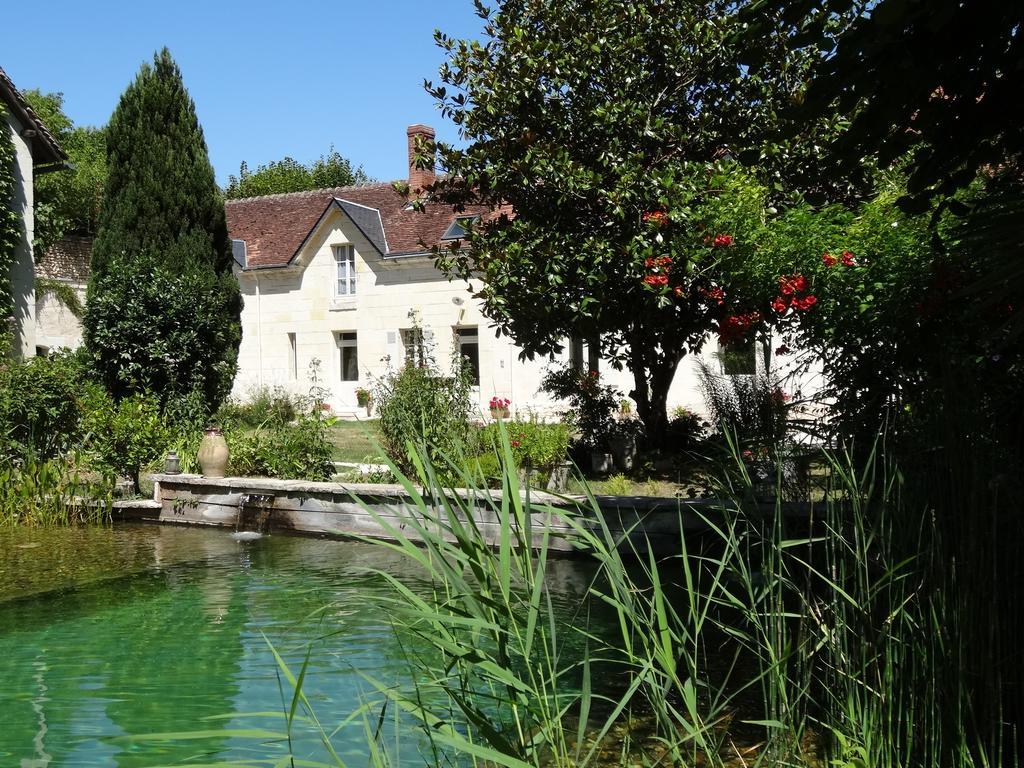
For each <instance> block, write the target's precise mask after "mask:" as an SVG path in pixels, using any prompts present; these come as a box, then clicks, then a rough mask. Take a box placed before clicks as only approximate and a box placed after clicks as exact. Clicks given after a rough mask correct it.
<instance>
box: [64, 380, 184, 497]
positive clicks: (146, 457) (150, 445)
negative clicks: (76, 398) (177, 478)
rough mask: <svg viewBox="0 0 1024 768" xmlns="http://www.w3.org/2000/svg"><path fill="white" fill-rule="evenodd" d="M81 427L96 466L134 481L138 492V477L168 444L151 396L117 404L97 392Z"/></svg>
mask: <svg viewBox="0 0 1024 768" xmlns="http://www.w3.org/2000/svg"><path fill="white" fill-rule="evenodd" d="M82 427H83V429H84V430H85V431H86V432H87V433H88V434H87V436H86V448H87V451H88V453H89V455H90V456H91V457H92V459H93V460H94V462H95V463H96V464H97V465H98V466H99V467H101V468H104V469H109V470H111V471H113V472H116V473H117V474H119V475H122V476H124V477H128V478H130V479H131V481H132V486H133V487H134V489H135V492H136V493H138V491H139V474H140V473H141V471H142V469H143V468H144V467H146V466H147V465H149V464H151V463H152V462H154V461H156V460H157V459H158V458H159V457H160V456H161V454H162V453H163V451H164V449H165V448H166V446H167V444H168V438H169V435H168V432H167V430H166V428H165V427H164V423H163V419H162V418H161V415H160V407H159V405H158V404H157V401H156V398H155V397H153V396H152V395H142V394H138V395H132V396H131V397H126V398H125V399H124V400H121V401H120V402H117V403H115V402H114V401H113V400H112V399H111V398H110V396H109V395H107V394H106V393H100V392H94V393H92V394H91V395H90V396H89V397H88V398H87V400H86V402H85V411H84V414H83V417H82Z"/></svg>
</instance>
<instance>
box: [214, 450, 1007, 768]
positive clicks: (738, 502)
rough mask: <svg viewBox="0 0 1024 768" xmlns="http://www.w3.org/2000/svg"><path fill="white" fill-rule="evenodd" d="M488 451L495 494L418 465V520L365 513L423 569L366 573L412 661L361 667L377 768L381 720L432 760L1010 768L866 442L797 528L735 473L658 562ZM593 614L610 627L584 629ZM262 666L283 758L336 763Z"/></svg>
mask: <svg viewBox="0 0 1024 768" xmlns="http://www.w3.org/2000/svg"><path fill="white" fill-rule="evenodd" d="M500 452H501V458H502V465H503V473H502V488H501V492H500V493H494V492H490V491H488V490H487V485H486V478H484V477H482V476H477V475H474V474H473V472H472V470H470V469H466V468H465V467H462V466H458V465H455V464H453V463H447V464H446V465H445V466H443V467H441V468H440V470H439V469H438V468H435V466H434V464H433V463H432V462H431V461H430V460H429V459H428V458H427V455H426V453H425V452H417V451H412V452H411V453H410V457H411V464H412V466H413V467H414V470H415V472H414V474H413V477H411V478H410V477H407V476H405V475H403V474H402V473H401V472H399V471H398V469H397V467H392V470H393V471H394V472H395V474H396V476H397V477H398V478H399V481H400V482H401V483H402V485H403V486H404V487H405V490H406V493H407V494H408V497H409V499H410V500H411V505H410V509H409V510H408V511H407V513H406V514H405V516H404V517H403V518H402V520H401V523H400V524H394V523H391V522H389V521H388V520H386V519H383V518H378V519H377V522H378V524H379V525H380V526H381V527H382V528H383V529H384V530H385V532H386V534H387V536H388V537H389V540H386V541H385V540H374V543H375V545H376V546H379V547H382V548H386V549H388V550H390V551H391V552H393V553H397V554H399V555H401V556H402V557H404V558H406V559H408V560H409V561H410V562H411V563H413V564H415V565H416V566H417V567H418V570H419V573H420V574H421V575H420V577H419V578H418V579H416V580H412V579H405V578H399V577H397V576H395V575H393V574H391V573H383V572H382V573H380V577H381V578H382V579H385V580H386V581H387V582H388V583H389V584H390V586H391V588H392V591H391V595H390V596H389V597H387V598H386V599H385V600H384V602H383V604H382V606H381V607H382V609H383V611H382V615H386V616H388V617H389V620H390V621H391V623H392V624H393V627H394V631H395V632H396V633H397V634H398V637H399V638H400V639H401V638H408V637H415V638H417V640H418V642H417V643H415V644H409V647H410V648H411V647H412V646H413V645H415V647H416V648H419V649H420V650H419V651H418V652H413V651H412V650H409V651H408V652H407V658H408V663H409V665H410V675H409V678H410V680H411V681H412V682H410V683H408V684H406V685H395V684H394V683H392V682H389V681H384V680H380V679H376V678H374V677H373V676H372V675H369V674H364V679H365V681H366V684H367V689H366V694H365V697H364V700H363V701H362V703H361V704H360V706H358V707H355V708H354V711H353V713H352V715H350V717H349V719H348V721H347V722H349V723H350V722H353V721H357V722H358V721H361V722H362V723H363V728H364V731H365V734H366V738H367V760H368V761H369V762H370V763H371V764H372V765H375V766H390V765H394V764H397V763H398V762H400V761H399V759H398V756H399V754H400V750H399V749H398V748H397V745H395V744H394V743H391V742H389V740H388V739H387V738H385V737H384V736H383V733H384V728H383V725H384V723H385V721H386V720H388V719H391V720H393V721H394V722H395V723H396V733H405V734H406V735H408V732H409V730H410V729H412V730H418V731H419V732H420V734H421V739H422V740H423V743H424V744H426V745H427V746H426V747H425V748H424V749H422V750H421V757H422V760H423V762H424V763H426V764H428V765H448V764H473V765H496V766H509V767H510V768H524V767H526V766H535V767H537V768H539V767H540V766H556V767H557V766H590V765H651V766H654V765H703V766H725V765H730V766H736V765H743V766H798V765H815V766H818V765H834V766H841V767H843V768H847V767H848V768H866V767H867V766H872V768H874V767H876V766H877V767H878V768H889V767H892V768H895V767H896V766H911V765H913V766H918V765H920V766H952V767H954V768H969V767H975V766H977V767H979V768H980V767H981V766H986V767H987V766H996V765H1011V764H1015V763H1016V753H1015V751H1013V748H1012V747H1011V748H1009V749H1008V748H1007V746H1006V745H1007V744H1015V741H1014V737H1015V733H1014V732H1013V729H1012V726H1010V725H1005V724H1001V723H999V722H996V723H992V722H988V721H986V722H983V723H979V722H978V721H977V718H976V715H977V713H978V712H979V711H980V709H979V707H978V705H977V701H976V697H977V695H978V687H977V684H976V682H977V681H976V680H974V679H971V678H969V677H967V676H965V675H963V674H958V672H957V670H958V663H959V662H960V661H962V660H963V659H964V658H965V655H966V654H968V653H969V652H970V649H971V647H972V646H971V634H970V633H969V632H967V631H965V627H964V625H963V622H964V620H965V619H966V618H967V617H969V616H973V615H976V612H975V613H965V611H964V609H963V607H964V600H963V596H962V595H961V594H960V592H959V590H960V588H961V585H960V583H959V582H958V577H957V576H956V575H955V574H951V573H950V572H949V569H948V568H945V567H944V563H943V557H944V554H943V553H944V552H946V551H947V549H946V542H944V541H943V540H942V537H941V536H940V531H939V530H938V529H937V528H936V525H935V518H934V516H929V515H922V514H921V513H920V510H917V514H916V515H915V514H914V512H915V510H913V507H912V506H911V505H910V504H908V502H907V499H906V498H905V496H904V493H903V491H904V485H905V481H904V478H903V477H902V475H901V474H900V473H899V472H898V471H896V470H895V468H894V467H892V466H891V464H890V463H888V462H887V461H886V459H885V452H884V450H882V449H881V447H878V449H877V450H875V451H872V452H871V453H870V456H869V457H868V460H867V461H865V462H863V463H862V464H861V465H860V466H859V467H858V466H855V465H854V462H853V460H852V459H851V458H850V457H849V456H848V455H845V454H832V455H830V456H829V457H828V460H829V467H828V469H829V471H828V475H827V477H828V481H829V483H830V488H829V492H828V493H827V494H826V496H825V501H823V502H822V503H821V504H820V505H817V506H815V507H813V508H812V509H811V511H810V513H809V515H807V516H799V517H794V516H791V515H787V514H786V510H785V509H784V508H783V505H782V504H781V502H777V503H776V505H775V508H774V510H770V511H769V512H768V513H766V512H765V510H764V508H763V506H759V505H756V504H753V503H752V502H751V501H750V500H751V499H752V493H751V491H752V488H751V485H752V483H751V479H750V477H749V476H748V475H747V472H746V468H745V465H744V463H743V461H742V460H740V458H739V457H736V458H735V463H736V468H735V470H734V471H730V472H723V474H722V477H723V483H722V487H721V488H719V492H720V497H721V498H722V503H721V504H720V505H719V506H718V507H717V508H708V507H704V508H698V507H693V506H687V505H686V504H685V502H680V507H679V509H678V511H677V513H676V514H677V516H678V520H679V525H680V530H681V531H682V529H683V523H684V522H687V523H692V522H695V521H696V522H699V523H701V524H702V525H703V528H704V530H703V532H702V533H701V534H700V535H699V536H695V535H693V534H691V533H690V532H687V533H686V535H681V536H680V543H679V546H678V549H677V550H675V551H672V552H669V553H667V554H659V553H657V552H655V551H654V549H653V548H652V547H651V542H650V541H649V540H648V539H647V538H646V537H645V535H644V533H643V531H642V530H640V529H635V530H631V531H628V532H627V533H626V534H625V535H621V534H616V533H615V532H614V528H613V527H612V526H611V525H609V523H608V521H607V520H606V518H605V516H604V514H603V513H602V510H601V508H600V507H599V505H598V504H597V502H596V501H595V499H594V498H593V497H592V496H588V498H587V500H586V501H585V502H584V503H582V504H579V505H578V506H577V507H576V508H575V509H572V508H570V509H569V511H566V508H565V506H563V504H564V500H563V503H561V504H559V506H558V507H557V508H556V507H554V506H552V505H551V504H549V503H547V501H546V500H544V499H538V498H536V497H534V495H533V492H532V489H530V488H528V487H527V488H524V487H521V486H520V483H519V479H518V477H517V473H516V469H515V463H514V462H513V461H512V455H511V449H510V446H509V443H508V437H507V435H506V434H504V432H503V431H502V434H501V446H500ZM441 461H443V458H442V459H441ZM442 476H443V477H449V478H454V482H452V483H449V484H445V483H442V482H441V480H440V478H441V477H442ZM779 481H780V483H781V478H779ZM453 486H458V487H460V488H462V489H464V490H462V491H458V492H456V491H455V490H454V489H453ZM364 508H365V509H366V511H367V512H369V513H370V514H373V512H372V510H371V509H370V508H369V507H368V506H365V505H364ZM555 516H558V517H560V518H561V519H562V520H563V521H565V522H567V523H568V524H569V526H570V527H571V528H572V530H573V532H574V537H575V541H576V543H577V546H578V547H579V549H580V550H581V552H583V553H585V555H586V556H587V557H589V558H591V559H593V560H594V561H595V562H596V564H597V566H598V567H597V570H596V575H595V576H594V578H593V580H592V581H591V582H590V584H589V589H588V596H587V599H586V600H584V601H581V603H580V605H579V608H578V610H576V611H575V612H574V613H573V614H572V615H570V616H566V615H565V613H564V611H560V610H558V609H557V608H556V599H555V594H554V592H553V589H554V585H553V583H552V581H551V580H549V576H550V575H551V571H550V563H551V560H552V558H553V557H554V556H555V552H554V550H553V548H552V543H553V540H552V536H553V534H552V530H551V528H550V527H549V525H548V523H549V521H550V520H551V519H552V518H553V517H555ZM485 520H493V521H494V523H495V525H496V528H495V529H493V530H492V529H488V528H487V527H486V524H485V522H484V521H485ZM690 527H692V526H688V527H687V528H688V531H689V528H690ZM424 584H426V585H427V588H426V589H424V586H423V585H424ZM598 611H605V612H606V613H607V612H610V615H611V616H612V619H613V620H612V622H611V625H612V627H613V628H614V629H613V630H612V631H610V632H609V631H599V630H598V628H597V627H598V626H599V625H600V626H603V627H605V628H607V622H606V621H602V622H592V621H591V617H592V615H595V614H596V613H597V612H598ZM424 649H425V650H424ZM277 659H278V663H279V665H280V668H281V674H282V678H283V680H284V683H286V684H287V686H286V690H285V695H284V696H283V698H282V713H281V717H282V720H283V723H284V730H283V733H284V734H285V735H286V736H287V738H288V743H291V734H292V729H294V728H297V727H303V728H313V729H314V731H315V732H316V733H318V734H319V736H320V739H321V742H322V743H323V745H324V749H325V755H324V758H323V762H322V763H316V764H317V765H343V764H344V763H343V762H342V760H341V758H340V757H338V755H337V754H336V752H335V751H334V749H333V746H332V744H331V739H332V734H334V733H336V732H337V731H338V729H339V728H340V727H341V726H340V725H339V726H337V727H333V726H328V725H325V724H322V723H321V722H320V721H319V720H318V719H317V717H316V712H315V707H314V706H313V705H312V704H311V702H309V701H308V700H307V699H306V697H305V695H304V694H303V693H302V683H303V679H304V677H305V669H306V665H303V668H302V669H301V670H298V671H297V672H296V671H294V670H291V669H289V668H288V666H287V664H286V663H285V662H284V660H283V659H281V657H280V656H278V657H277ZM307 663H308V662H307ZM992 693H993V695H998V694H999V690H998V689H993V690H992ZM394 738H396V739H398V738H401V737H400V736H398V735H396V736H395V737H394ZM290 758H291V756H288V757H286V758H281V759H280V760H281V761H280V762H277V763H276V764H279V765H287V764H288V762H287V761H288V759H290ZM304 760H306V761H307V762H303V763H302V764H309V765H312V764H314V763H312V762H308V761H309V757H308V756H305V757H304ZM295 764H296V765H298V764H299V762H297V761H296V762H295ZM225 765H226V764H225Z"/></svg>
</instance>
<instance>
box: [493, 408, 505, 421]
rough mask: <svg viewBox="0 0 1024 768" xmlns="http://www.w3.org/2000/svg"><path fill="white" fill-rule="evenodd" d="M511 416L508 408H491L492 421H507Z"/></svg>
mask: <svg viewBox="0 0 1024 768" xmlns="http://www.w3.org/2000/svg"><path fill="white" fill-rule="evenodd" d="M508 416H509V411H508V408H491V418H492V419H495V420H497V419H507V418H508Z"/></svg>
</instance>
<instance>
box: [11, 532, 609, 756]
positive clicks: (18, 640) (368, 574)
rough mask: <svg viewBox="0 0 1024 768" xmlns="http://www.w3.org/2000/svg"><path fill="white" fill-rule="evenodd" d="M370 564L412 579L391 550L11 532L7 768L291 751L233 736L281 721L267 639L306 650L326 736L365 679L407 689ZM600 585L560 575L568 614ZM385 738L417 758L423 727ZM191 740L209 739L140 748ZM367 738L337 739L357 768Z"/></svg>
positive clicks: (350, 731)
mask: <svg viewBox="0 0 1024 768" xmlns="http://www.w3.org/2000/svg"><path fill="white" fill-rule="evenodd" d="M373 569H381V570H385V571H388V572H391V573H396V574H406V575H410V576H411V575H412V574H411V573H410V572H409V571H408V566H407V565H405V563H404V561H402V560H400V559H399V558H397V557H396V556H394V555H391V554H390V553H388V552H386V551H385V550H383V549H382V548H379V547H375V546H372V545H366V544H358V543H351V542H339V541H330V540H319V539H307V538H297V537H287V536H268V537H263V538H260V539H258V540H255V541H237V540H236V539H235V538H233V537H232V536H231V534H230V533H229V532H227V531H221V530H199V529H188V528H175V527H166V526H141V525H140V526H120V527H115V528H76V529H57V530H45V531H38V530H28V529H16V530H0V767H2V768H7V767H8V766H10V767H12V768H49V767H53V768H56V767H57V766H74V767H75V768H79V767H82V766H119V767H121V768H129V767H130V768H135V767H136V766H157V765H179V764H180V765H190V764H194V765H200V764H204V763H211V762H217V761H224V760H234V761H242V762H243V763H244V764H246V765H248V764H252V763H250V762H249V761H260V760H271V759H273V758H275V757H280V756H282V755H284V754H286V753H287V748H286V746H285V745H283V744H281V743H279V742H277V741H275V740H273V739H269V738H259V737H255V736H248V735H244V734H239V733H237V732H238V731H244V730H246V729H254V728H266V729H269V730H273V731H278V730H281V722H280V719H279V718H270V717H258V716H257V717H253V716H251V713H260V712H264V713H265V712H281V710H282V693H281V689H280V688H279V682H278V674H277V670H278V667H277V664H276V662H275V660H274V657H273V654H272V652H271V650H270V648H269V647H268V645H267V642H266V640H265V639H264V636H265V637H266V639H267V640H269V641H270V642H271V643H273V645H274V646H275V647H276V648H277V649H278V650H279V652H280V653H281V654H282V655H283V656H284V658H285V659H286V661H287V662H288V663H289V665H291V666H292V668H293V669H295V670H296V672H297V671H298V669H299V667H300V666H301V664H302V661H303V659H304V658H305V656H306V652H307V648H308V647H309V644H310V643H312V644H313V648H314V652H313V654H312V656H311V659H312V661H311V664H310V668H309V671H308V673H307V679H306V682H305V685H304V689H305V691H306V693H307V695H308V696H309V698H310V699H311V701H312V703H313V705H314V707H315V708H316V711H317V715H318V716H319V717H320V719H321V721H322V722H323V723H324V725H325V726H326V727H327V728H329V729H331V728H333V727H334V726H336V725H337V724H339V723H341V722H342V721H344V720H345V718H346V717H347V716H349V715H350V714H351V713H352V712H354V711H356V710H357V709H358V708H359V707H360V705H361V704H362V703H363V702H364V701H365V700H366V699H367V697H370V698H375V695H374V694H373V692H372V691H371V690H370V687H369V686H368V684H366V683H365V682H364V681H363V679H362V678H361V677H360V675H359V673H358V672H359V671H361V672H364V673H366V674H370V675H373V676H374V677H376V678H380V679H382V680H385V681H388V682H394V683H395V684H399V685H411V684H412V682H413V681H412V680H411V679H410V677H409V675H410V674H411V673H410V672H409V669H408V666H407V665H406V664H405V662H404V661H403V655H402V654H403V648H402V646H403V644H404V645H405V646H406V650H410V647H411V648H412V650H415V641H414V640H413V639H411V638H405V639H404V643H400V642H399V640H398V639H397V638H396V637H395V636H394V633H393V631H392V628H391V626H390V625H389V623H388V617H387V613H386V611H383V610H382V609H381V608H380V606H379V604H377V603H376V602H375V601H374V597H375V596H379V595H383V594H386V593H387V587H386V585H385V584H384V583H383V580H382V579H381V578H380V577H378V576H376V575H374V574H373V573H372V570H373ZM590 577H591V573H590V572H589V567H588V565H587V564H586V563H581V562H579V561H558V562H556V563H554V565H553V569H552V576H551V581H550V583H551V585H552V587H553V589H555V591H556V593H557V599H558V600H559V602H560V605H561V606H562V610H563V611H564V612H565V614H566V615H569V614H570V613H572V612H573V611H575V610H577V609H578V608H579V606H580V604H581V598H582V596H583V594H584V593H585V590H586V587H587V584H588V582H589V579H590ZM410 643H411V644H412V645H411V646H410V645H409V644H410ZM285 695H286V696H288V695H289V691H288V688H287V683H285ZM387 729H388V735H387V736H385V739H386V740H388V741H389V742H390V743H392V744H397V746H396V747H394V749H396V750H398V752H400V753H401V754H399V755H398V757H399V758H400V759H401V762H404V763H408V764H418V763H421V762H422V760H421V759H420V758H419V757H418V755H417V753H418V752H419V751H420V750H422V749H423V748H424V744H423V743H422V737H421V736H420V735H419V734H418V733H417V732H416V731H415V730H414V729H403V728H402V727H401V724H394V723H393V722H391V721H390V719H389V724H388V726H387ZM196 731H207V732H208V733H207V734H206V735H205V736H204V737H203V738H198V739H156V738H144V737H145V735H147V734H169V733H179V732H196ZM138 737H143V738H138ZM294 738H295V743H294V744H293V751H294V753H295V754H296V755H299V756H302V757H305V758H308V759H313V760H323V759H325V758H326V754H325V752H324V750H323V748H322V746H321V745H320V743H319V740H318V739H317V737H316V736H315V734H314V733H312V731H310V730H307V729H304V728H300V729H299V730H298V732H297V733H296V734H295V737H294ZM365 743H366V742H365V736H364V735H363V725H362V722H361V721H360V722H358V723H355V724H353V725H351V726H349V727H346V728H343V729H342V730H341V731H340V732H339V733H338V734H337V735H336V736H335V737H334V740H333V744H334V747H335V748H336V749H337V751H338V753H339V754H340V755H341V756H342V758H344V759H345V760H346V762H349V764H353V765H365V764H366V747H365ZM268 764H269V763H268Z"/></svg>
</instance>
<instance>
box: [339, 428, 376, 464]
mask: <svg viewBox="0 0 1024 768" xmlns="http://www.w3.org/2000/svg"><path fill="white" fill-rule="evenodd" d="M328 439H329V440H330V441H331V445H332V446H333V450H332V452H331V458H332V459H333V460H334V461H348V462H357V463H364V462H365V463H378V462H381V461H383V460H384V456H383V453H382V452H381V450H380V449H379V448H378V447H377V446H376V445H374V441H377V442H379V441H380V429H379V427H378V422H377V420H376V419H372V420H363V421H338V422H336V423H335V424H334V425H333V426H332V427H331V428H330V431H329V432H328Z"/></svg>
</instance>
